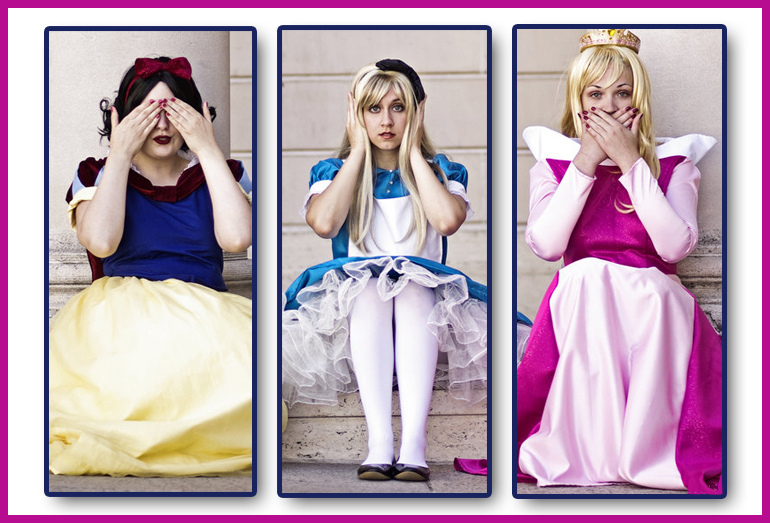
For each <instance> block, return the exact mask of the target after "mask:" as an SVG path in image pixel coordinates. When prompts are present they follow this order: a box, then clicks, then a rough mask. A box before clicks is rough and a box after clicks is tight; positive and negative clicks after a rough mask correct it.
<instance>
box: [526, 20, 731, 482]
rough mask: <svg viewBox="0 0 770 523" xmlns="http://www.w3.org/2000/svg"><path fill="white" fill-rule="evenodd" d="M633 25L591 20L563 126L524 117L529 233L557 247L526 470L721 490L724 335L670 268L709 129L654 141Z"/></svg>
mask: <svg viewBox="0 0 770 523" xmlns="http://www.w3.org/2000/svg"><path fill="white" fill-rule="evenodd" d="M639 44H640V42H639V39H638V37H636V36H635V35H634V34H633V33H631V32H629V31H626V30H606V29H605V30H597V31H591V32H589V33H587V34H586V35H584V36H583V37H582V38H581V52H580V55H579V56H578V57H577V58H576V59H575V60H574V62H573V63H572V65H571V68H570V69H569V71H568V73H567V101H566V109H565V112H564V117H563V119H562V133H563V135H562V134H559V133H556V132H554V131H551V130H549V129H546V128H542V127H540V128H538V127H535V128H528V129H526V130H525V131H524V139H525V141H526V142H527V145H528V146H529V148H530V149H531V150H532V152H533V154H534V156H535V158H536V160H537V164H536V165H535V167H533V169H532V171H531V173H530V213H529V220H528V223H527V229H526V241H527V244H528V245H529V246H530V247H531V248H532V250H533V251H534V253H535V254H536V255H537V256H539V257H541V258H543V259H545V260H549V261H556V260H559V259H560V258H563V259H564V267H563V268H562V269H561V270H559V272H558V273H557V274H556V276H555V277H554V279H553V282H552V283H551V285H550V286H549V288H548V290H547V291H546V293H545V297H544V299H543V302H542V304H541V306H540V309H539V311H538V313H537V316H536V318H535V321H534V325H533V328H532V331H531V333H530V337H529V342H528V345H527V350H526V353H525V355H524V358H523V360H522V362H521V364H520V366H519V367H518V370H517V444H518V467H519V480H520V481H537V484H538V485H539V486H548V485H600V484H604V483H615V482H628V483H635V484H638V485H643V486H647V487H652V488H659V489H686V490H688V491H689V492H690V493H693V494H718V493H721V479H722V478H721V473H722V342H721V338H720V337H719V336H718V335H717V333H716V332H715V331H714V328H713V327H712V326H711V324H710V323H709V321H708V319H707V317H706V316H705V314H704V313H703V311H702V310H701V309H700V307H699V306H698V305H697V303H696V302H695V300H694V298H693V296H692V295H691V294H690V293H689V292H688V291H687V290H686V289H685V288H684V287H683V286H682V285H681V283H680V282H679V279H678V277H677V276H676V263H677V262H679V261H680V260H682V259H684V258H685V257H686V256H687V255H688V254H690V253H691V252H692V251H693V249H694V248H695V246H696V243H697V241H698V225H697V222H696V213H697V202H698V185H699V181H700V172H699V171H698V169H697V168H696V167H695V164H696V163H697V162H698V161H699V160H700V159H701V158H702V157H703V156H704V155H705V154H706V153H707V152H708V150H709V149H710V148H711V147H712V146H713V145H714V144H715V143H716V140H715V139H713V138H711V137H708V136H703V135H688V136H683V137H681V138H675V139H664V140H656V139H655V138H654V136H653V134H652V118H651V108H650V81H649V78H648V76H647V72H646V70H645V68H644V66H643V64H642V63H641V61H640V60H639V57H638V54H637V53H638V51H639Z"/></svg>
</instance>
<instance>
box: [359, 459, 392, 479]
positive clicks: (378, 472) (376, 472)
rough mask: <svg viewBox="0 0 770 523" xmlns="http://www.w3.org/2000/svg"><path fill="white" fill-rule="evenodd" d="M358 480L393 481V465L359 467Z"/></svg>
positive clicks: (371, 464)
mask: <svg viewBox="0 0 770 523" xmlns="http://www.w3.org/2000/svg"><path fill="white" fill-rule="evenodd" d="M358 479H365V480H369V481H386V480H389V479H393V465H392V464H391V463H370V464H368V465H361V466H360V467H358Z"/></svg>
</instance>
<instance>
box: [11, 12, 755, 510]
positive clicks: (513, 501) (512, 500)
mask: <svg viewBox="0 0 770 523" xmlns="http://www.w3.org/2000/svg"><path fill="white" fill-rule="evenodd" d="M20 4H21V2H18V1H16V2H8V3H7V4H6V6H5V9H3V27H6V28H7V27H8V9H9V8H14V7H25V8H30V7H38V8H54V7H64V6H63V5H62V3H61V2H56V1H51V0H44V1H40V2H35V3H34V4H33V5H29V4H28V5H20ZM74 4H75V5H68V6H67V7H78V8H87V7H93V8H99V9H105V5H104V2H101V1H96V0H80V1H78V2H74ZM533 4H537V5H533ZM157 5H158V4H157V2H156V1H150V0H136V1H135V2H133V5H132V7H145V8H151V7H157ZM210 6H211V3H210V2H201V1H196V0H187V1H185V2H182V1H179V0H171V1H169V2H167V3H166V4H165V5H163V7H166V8H169V7H170V8H173V7H186V8H189V7H210ZM529 6H532V7H538V8H545V7H555V8H558V7H575V3H574V1H566V0H551V1H549V2H546V3H542V2H533V1H531V0H528V1H526V2H522V3H521V4H518V5H512V3H509V2H503V1H501V0H486V1H482V2H481V3H479V2H467V1H466V2H460V1H457V0H445V1H443V2H440V1H437V0H423V1H421V2H419V3H418V4H415V2H414V1H407V0H392V1H391V2H390V3H389V5H388V7H405V8H415V7H420V8H446V7H456V8H463V7H472V8H511V7H516V8H523V7H529ZM217 7H229V8H251V9H253V8H256V7H263V8H289V7H339V8H344V7H355V8H360V7H362V4H361V2H360V0H359V1H354V0H334V1H327V2H312V1H308V0H293V1H292V0H289V1H288V2H285V1H281V0H257V1H256V2H249V1H246V0H230V1H227V2H225V5H222V4H219V5H217ZM593 7H594V8H602V7H607V8H617V7H619V6H618V5H617V2H608V1H602V2H600V3H599V4H598V5H596V4H594V5H593ZM636 7H646V8H672V7H677V8H687V7H690V8H705V7H711V8H717V7H725V6H723V5H718V4H717V3H716V2H714V3H712V2H708V1H706V2H703V1H699V2H696V1H694V0H682V1H679V2H674V4H672V3H671V2H670V1H666V0H651V1H646V2H644V5H643V6H642V5H637V6H636ZM729 7H739V6H735V5H732V6H729ZM740 7H742V8H762V7H763V3H761V2H759V1H756V0H753V1H749V2H746V3H745V4H744V5H741V6H740ZM715 22H718V21H715ZM512 25H513V23H512ZM728 29H729V28H728ZM733 30H740V28H735V29H733ZM7 34H8V33H7V31H6V38H5V39H4V41H3V53H2V57H1V58H0V60H2V66H1V67H2V81H1V82H0V99H3V100H6V103H8V39H7ZM762 36H763V37H764V36H766V32H765V31H764V28H763V30H762ZM41 37H42V35H41ZM763 39H764V38H763ZM39 66H40V64H37V65H36V67H39ZM762 80H763V83H765V84H767V85H770V73H768V72H766V71H764V70H763V72H762ZM768 105H769V104H765V108H764V111H763V116H770V108H768ZM3 120H4V125H3V128H2V135H3V138H4V139H3V153H4V155H3V157H4V158H6V159H7V158H8V113H7V112H5V115H4V117H3ZM763 120H764V121H768V119H763ZM767 148H768V150H770V146H767ZM763 149H764V147H763ZM6 165H7V163H6ZM5 176H6V184H7V180H8V172H7V169H6V172H5ZM768 186H770V184H767V183H766V184H765V188H764V189H763V197H766V198H770V188H768ZM6 194H7V191H6ZM769 201H770V200H769ZM0 236H1V238H0V242H1V243H2V246H3V250H4V254H5V256H4V257H3V260H2V264H3V266H4V269H5V270H4V272H5V275H6V276H5V277H4V278H0V293H1V294H2V295H3V296H4V297H5V299H4V300H3V304H2V308H3V315H2V319H0V322H2V323H1V325H2V336H3V340H4V344H5V349H6V355H7V352H8V305H9V303H8V301H9V298H10V296H9V294H8V261H7V260H8V254H9V245H8V207H7V205H6V211H5V212H3V213H2V216H1V217H0ZM767 237H770V232H768V230H767V228H765V231H764V232H763V236H762V239H763V240H765V239H766V238H767ZM763 243H766V242H763ZM762 250H763V254H764V247H763V249H762ZM769 250H770V249H769ZM762 292H763V295H764V294H765V293H770V283H767V281H766V282H765V283H764V284H763V286H762ZM0 365H1V366H2V372H3V375H4V376H8V359H7V357H6V358H3V360H2V363H1V364H0ZM769 367H770V358H765V361H764V363H763V371H766V370H767V369H768V368H769ZM763 373H765V374H767V375H770V373H769V372H763ZM7 385H8V382H7V380H6V390H5V391H4V396H5V397H4V400H5V401H3V403H2V407H1V408H2V443H3V444H2V447H3V449H5V450H4V451H3V452H2V458H0V460H1V463H2V469H3V470H5V471H6V474H5V477H4V478H2V480H0V485H1V486H2V488H3V494H2V495H3V497H4V499H3V503H4V505H5V508H6V510H5V514H8V476H9V474H10V470H8V454H7V450H8V401H7V400H8V396H9V391H8V389H7ZM768 408H770V407H768V402H765V405H764V406H763V409H762V415H763V418H765V416H764V415H765V414H766V411H767V410H768ZM762 428H763V431H764V432H767V430H766V429H768V428H770V424H768V423H766V422H765V421H764V420H763V422H762ZM768 459H769V458H768V457H767V453H765V455H764V456H763V459H762V470H763V472H764V471H768V470H770V467H768ZM509 494H510V493H503V492H498V493H497V495H509ZM728 496H729V493H728ZM476 502H479V503H483V500H478V501H476ZM521 502H526V501H525V500H515V499H513V497H511V503H521ZM699 502H700V501H699ZM703 502H707V501H703ZM715 502H717V503H718V501H715ZM310 515H311V514H305V515H303V516H301V517H303V518H304V517H306V516H310ZM15 517H25V516H15ZM33 517H34V516H33ZM65 517H67V516H65ZM84 517H88V516H80V515H77V516H69V518H71V519H72V520H73V521H81V520H82V519H83V518H84ZM127 517H137V516H127ZM138 517H141V516H138ZM183 517H185V518H191V517H194V516H183ZM198 517H200V518H203V517H206V516H198ZM257 517H267V518H270V517H271V516H257ZM292 517H295V516H283V518H292ZM316 517H318V516H316ZM321 517H322V518H324V517H326V516H321ZM329 517H334V518H340V516H329ZM343 517H344V516H343ZM347 517H348V518H356V519H359V518H360V516H355V515H353V516H347ZM449 517H450V518H452V519H454V518H461V517H463V516H449ZM482 517H484V519H485V520H487V519H488V520H491V519H502V518H510V517H511V516H494V515H492V516H482ZM564 517H565V516H531V515H523V516H518V517H517V519H519V520H521V521H523V520H525V519H526V520H530V519H532V520H534V519H537V520H538V521H543V520H544V521H550V520H551V519H556V518H564ZM566 517H569V518H570V521H571V522H572V523H583V522H585V523H593V522H595V521H597V520H598V519H602V520H608V518H616V517H617V516H596V515H590V516H584V515H569V516H566ZM663 517H666V516H663ZM684 517H688V518H689V517H698V518H701V519H702V520H712V521H718V520H720V519H721V518H722V516H719V515H714V516H684ZM730 517H732V518H740V519H741V520H755V519H759V520H764V519H765V514H764V499H763V502H762V514H761V515H748V516H741V515H734V516H730ZM383 518H389V519H392V516H368V519H383ZM420 518H421V520H422V521H425V522H427V521H428V520H437V519H439V518H440V519H441V521H445V520H446V518H447V516H420ZM646 518H647V516H625V517H624V520H626V521H629V520H630V521H644V520H646Z"/></svg>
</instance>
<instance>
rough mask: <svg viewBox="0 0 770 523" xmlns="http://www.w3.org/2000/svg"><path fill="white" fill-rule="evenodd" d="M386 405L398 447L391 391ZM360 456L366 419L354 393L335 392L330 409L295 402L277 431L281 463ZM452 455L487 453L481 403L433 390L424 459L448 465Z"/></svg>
mask: <svg viewBox="0 0 770 523" xmlns="http://www.w3.org/2000/svg"><path fill="white" fill-rule="evenodd" d="M392 408H393V430H394V436H395V440H396V443H395V445H396V449H398V443H399V438H400V434H401V427H400V425H401V423H400V417H399V415H400V410H399V407H398V392H395V391H394V393H393V407H392ZM365 457H366V422H365V420H364V416H363V410H362V408H361V401H360V400H359V396H358V394H346V395H343V396H340V404H339V405H337V406H333V407H329V406H320V405H303V404H300V403H298V404H296V405H294V406H293V407H292V408H291V409H290V410H289V422H288V425H287V427H286V432H284V433H283V457H282V458H283V461H284V462H286V463H312V462H320V461H325V462H330V463H348V462H360V461H362V460H363V459H364V458H365ZM456 457H461V458H477V459H481V458H486V457H487V403H486V401H483V402H480V403H477V404H475V405H468V404H467V403H465V402H461V401H457V400H455V399H453V398H452V397H451V396H449V393H448V392H446V391H440V390H436V391H434V392H433V401H432V404H431V410H430V415H429V416H428V449H427V460H428V462H431V463H451V462H452V461H453V460H454V458H456Z"/></svg>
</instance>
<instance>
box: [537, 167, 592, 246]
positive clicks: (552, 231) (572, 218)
mask: <svg viewBox="0 0 770 523" xmlns="http://www.w3.org/2000/svg"><path fill="white" fill-rule="evenodd" d="M594 180H595V179H594V178H593V177H592V176H586V175H585V174H583V173H581V172H580V171H578V169H577V168H576V167H575V166H574V165H572V164H570V166H569V167H568V168H567V172H566V173H564V178H563V179H562V181H561V183H559V182H557V181H556V177H555V176H554V175H553V172H551V169H550V167H548V163H547V162H545V160H540V161H539V162H537V164H535V166H534V167H533V168H532V170H531V171H530V172H529V220H527V229H526V232H525V236H524V238H525V240H526V242H527V245H529V247H530V249H532V252H534V253H535V254H536V255H537V256H538V257H540V258H543V259H544V260H548V261H556V260H558V259H559V258H561V257H562V256H563V255H564V251H565V250H566V249H567V243H569V238H570V236H572V229H574V228H575V224H576V223H577V221H578V218H580V214H581V213H582V212H583V206H584V205H585V203H586V199H588V195H589V194H590V193H591V187H593V184H594Z"/></svg>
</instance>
